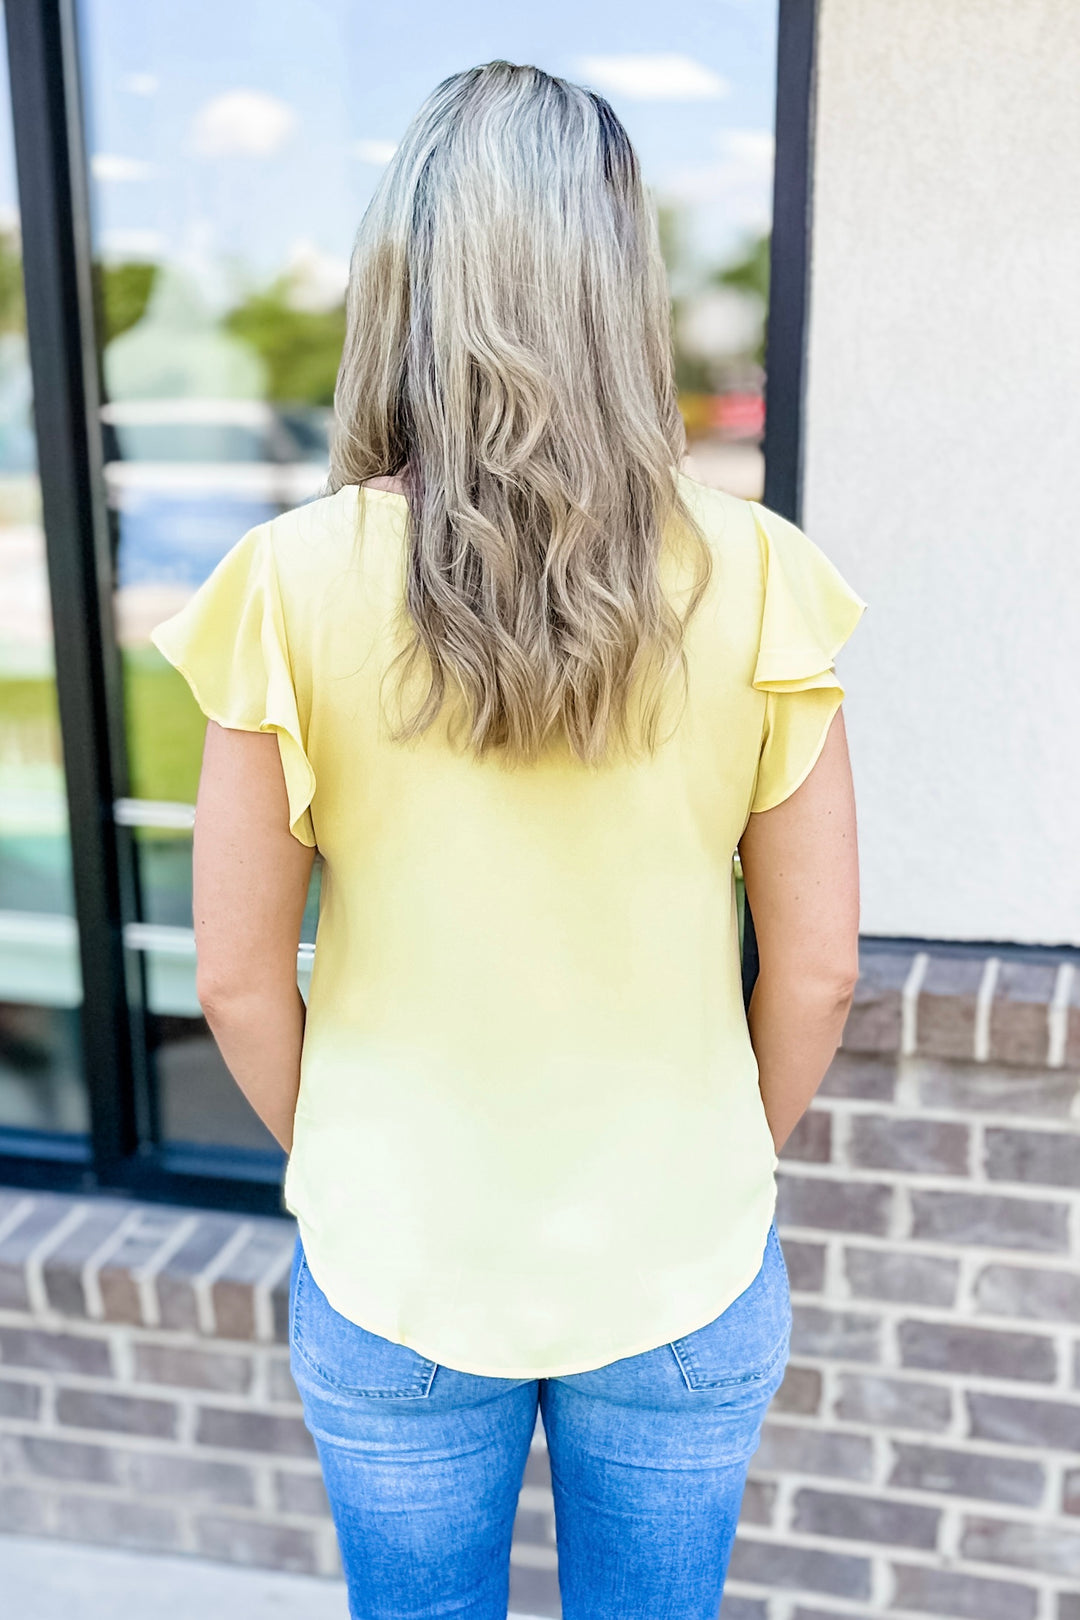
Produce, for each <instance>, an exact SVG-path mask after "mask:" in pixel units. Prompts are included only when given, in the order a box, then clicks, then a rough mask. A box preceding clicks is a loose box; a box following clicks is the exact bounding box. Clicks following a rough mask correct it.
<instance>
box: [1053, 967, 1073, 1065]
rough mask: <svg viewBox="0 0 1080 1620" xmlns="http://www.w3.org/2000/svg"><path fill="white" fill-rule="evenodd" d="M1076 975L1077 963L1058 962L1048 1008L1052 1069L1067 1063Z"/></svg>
mask: <svg viewBox="0 0 1080 1620" xmlns="http://www.w3.org/2000/svg"><path fill="white" fill-rule="evenodd" d="M1075 976H1076V966H1075V963H1073V962H1060V963H1059V964H1058V970H1057V978H1056V979H1055V980H1054V993H1053V995H1052V996H1051V997H1050V1005H1049V1006H1048V1007H1047V1009H1046V1022H1047V1026H1048V1030H1047V1051H1046V1061H1047V1064H1048V1065H1049V1067H1050V1068H1051V1069H1060V1068H1063V1067H1064V1064H1065V1047H1066V1045H1067V1043H1068V1039H1069V998H1070V996H1071V995H1072V987H1073V979H1074V978H1075Z"/></svg>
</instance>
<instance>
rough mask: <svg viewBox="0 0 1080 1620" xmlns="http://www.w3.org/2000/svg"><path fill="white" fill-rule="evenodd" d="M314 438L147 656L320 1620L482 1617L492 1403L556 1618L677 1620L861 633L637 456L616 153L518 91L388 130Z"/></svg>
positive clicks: (656, 455)
mask: <svg viewBox="0 0 1080 1620" xmlns="http://www.w3.org/2000/svg"><path fill="white" fill-rule="evenodd" d="M335 408H336V409H335V418H336V427H335V436H334V444H333V451H332V462H331V477H330V481H329V485H328V491H327V493H326V494H325V495H324V496H322V497H321V498H319V499H317V500H315V501H313V502H311V503H309V504H308V505H305V506H303V507H300V508H298V509H297V510H295V511H292V512H287V513H285V514H284V515H283V516H281V517H279V518H276V519H274V520H272V521H270V522H268V523H264V524H261V525H259V526H258V527H257V528H255V529H253V530H251V531H250V532H249V533H248V534H247V535H245V536H244V537H243V538H242V539H241V540H239V541H238V542H237V544H236V545H235V546H234V547H233V549H232V550H231V551H230V552H229V553H228V555H227V556H226V557H225V558H224V559H223V561H222V562H221V563H220V564H219V565H218V567H217V568H216V569H215V570H214V572H213V574H212V575H211V576H210V578H209V579H208V580H207V581H206V583H205V584H204V585H203V586H202V587H201V589H200V590H199V591H198V592H196V594H195V596H194V597H193V598H192V600H191V602H190V603H189V604H188V606H187V607H186V608H184V609H183V611H182V612H180V613H179V614H178V615H176V616H175V617H173V618H172V619H170V620H169V621H167V622H166V623H165V624H163V625H160V626H159V627H158V628H157V630H156V631H155V635H154V640H155V642H156V644H157V646H158V647H159V648H160V649H161V651H162V652H163V653H164V654H165V656H166V657H167V658H169V659H170V660H172V662H174V663H175V664H176V665H177V666H178V668H180V669H181V671H182V672H183V674H184V675H185V676H186V678H187V680H188V681H189V683H190V684H191V687H192V689H193V691H194V693H195V695H196V697H197V699H198V701H199V703H200V705H201V707H202V708H203V710H204V712H205V713H206V715H207V716H208V718H209V720H210V721H211V724H209V725H208V727H207V737H206V749H205V757H204V762H203V772H202V778H201V782H200V786H199V796H198V804H197V813H196V829H195V850H194V860H195V877H194V882H195V900H194V911H195V927H196V937H197V944H198V992H199V998H200V1001H201V1004H202V1006H203V1008H204V1009H205V1012H206V1015H207V1018H208V1020H209V1023H210V1026H211V1029H212V1030H213V1033H214V1035H215V1037H216V1038H217V1041H218V1043H219V1044H220V1047H221V1050H222V1052H223V1054H224V1057H225V1060H226V1062H227V1063H228V1066H229V1068H230V1069H231V1071H232V1073H233V1074H234V1076H235V1077H236V1079H237V1081H238V1083H239V1084H240V1086H241V1087H242V1088H243V1090H244V1092H245V1093H246V1095H247V1097H248V1098H249V1100H250V1101H251V1103H252V1105H253V1107H254V1108H255V1109H256V1111H257V1112H258V1113H259V1115H260V1116H261V1117H262V1119H263V1120H264V1121H265V1122H266V1124H267V1126H268V1127H269V1128H270V1130H271V1131H273V1133H274V1134H275V1136H276V1137H277V1139H278V1140H279V1141H280V1142H281V1144H282V1146H283V1147H284V1148H285V1149H286V1150H287V1151H288V1153H289V1160H288V1169H287V1174H286V1180H285V1203H286V1206H287V1208H288V1209H289V1210H290V1211H291V1212H292V1213H293V1214H294V1215H295V1216H296V1218H297V1221H298V1225H299V1236H298V1240H297V1248H296V1258H295V1262H294V1267H293V1276H292V1292H291V1302H290V1303H291V1309H290V1334H291V1344H292V1365H293V1371H294V1375H295V1378H296V1382H297V1385H298V1387H299V1389H300V1393H301V1396H302V1398H303V1402H304V1412H305V1418H306V1422H307V1424H308V1427H309V1428H310V1430H311V1433H312V1435H313V1436H314V1438H315V1442H316V1444H317V1447H318V1451H319V1456H320V1460H321V1463H322V1468H323V1473H324V1477H325V1480H326V1485H327V1489H328V1492H329V1496H330V1501H331V1505H332V1508H333V1513H334V1519H335V1523H336V1526H337V1531H338V1537H339V1541H340V1545H341V1552H342V1558H343V1562H344V1567H345V1573H346V1577H347V1581H348V1588H349V1594H350V1603H351V1612H352V1614H353V1615H354V1616H363V1617H364V1620H402V1617H403V1616H406V1615H408V1616H412V1617H422V1616H435V1615H445V1614H451V1613H452V1614H454V1615H456V1616H461V1617H462V1620H503V1617H504V1616H505V1614H506V1606H507V1592H508V1563H509V1548H510V1538H511V1529H512V1525H513V1521H514V1514H515V1507H516V1503H517V1497H518V1491H519V1487H520V1485H521V1481H522V1477H523V1471H524V1469H525V1464H526V1458H527V1454H528V1452H529V1449H530V1441H531V1440H532V1437H533V1433H534V1427H535V1425H536V1422H537V1414H538V1411H539V1413H540V1415H541V1417H542V1422H543V1428H544V1430H545V1432H546V1437H547V1447H548V1451H549V1453H550V1459H551V1471H552V1479H553V1489H554V1496H555V1509H556V1521H557V1534H558V1548H559V1577H560V1583H561V1589H562V1603H563V1614H564V1616H565V1617H566V1620H635V1617H640V1620H662V1617H678V1620H706V1617H709V1620H712V1617H713V1616H714V1615H715V1614H716V1611H717V1607H718V1605H719V1602H720V1597H721V1592H722V1589H723V1585H724V1577H725V1572H726V1568H727V1563H728V1557H729V1553H730V1550H731V1542H732V1537H733V1535H734V1531H735V1524H736V1519H737V1515H738V1510H739V1503H740V1498H741V1495H742V1492H743V1486H744V1482H745V1477H746V1469H747V1464H748V1461H749V1458H750V1456H751V1454H752V1453H753V1451H754V1449H755V1447H756V1445H757V1443H758V1436H759V1431H760V1425H761V1420H762V1417H763V1415H764V1412H765V1410H766V1408H767V1406H768V1404H769V1401H770V1399H771V1397H772V1395H773V1394H774V1392H775V1390H776V1388H777V1386H778V1385H779V1383H780V1380H781V1378H782V1376H783V1371H784V1366H785V1363H786V1359H787V1353H788V1345H789V1330H790V1295H789V1291H788V1279H787V1272H786V1268H785V1265H784V1260H783V1255H782V1253H781V1250H780V1246H779V1241H778V1238H777V1235H776V1227H775V1223H774V1219H773V1217H774V1207H775V1196H776V1181H775V1174H774V1173H775V1170H776V1166H777V1162H778V1158H777V1155H778V1152H779V1149H780V1148H781V1147H782V1145H783V1143H784V1141H785V1140H786V1138H787V1137H788V1135H789V1134H790V1132H791V1130H792V1127H793V1126H794V1125H795V1123H796V1121H797V1120H798V1118H799V1117H800V1115H801V1114H802V1113H803V1111H804V1110H805V1108H806V1106H807V1104H808V1103H809V1101H810V1098H811V1096H812V1095H813V1093H814V1091H815V1089H816V1087H817V1086H818V1084H819V1083H820V1081H821V1078H822V1075H823V1074H824V1072H825V1069H826V1067H827V1065H828V1064H829V1062H830V1060H831V1058H832V1056H833V1053H834V1051H835V1050H836V1047H837V1045H838V1043H839V1039H840V1033H841V1030H842V1027H843V1023H844V1018H845V1015H846V1012H847V1008H848V1005H849V1002H850V999H851V994H852V986H853V984H854V982H855V977H856V972H857V930H858V897H857V873H856V848H855V820H854V809H853V802H852V787H851V777H850V771H849V765H848V757H847V751H846V745H845V736H844V729H843V722H842V719H841V717H840V702H841V699H842V697H843V690H842V688H841V686H840V684H839V682H838V680H837V678H836V675H835V673H834V670H833V659H834V655H835V653H836V652H837V650H838V648H839V647H840V646H841V644H842V643H843V642H844V641H845V640H846V639H847V637H848V635H849V634H850V632H851V630H852V629H853V628H854V625H855V623H856V621H857V619H858V618H859V615H860V613H861V611H862V608H863V606H864V604H863V603H862V602H861V601H860V599H859V598H858V597H857V596H856V595H855V593H854V592H853V591H851V590H850V589H849V587H848V586H847V585H846V584H845V582H844V581H843V579H842V578H841V577H840V575H839V574H838V573H837V572H836V570H835V569H834V568H833V566H832V565H831V564H830V563H829V562H828V561H827V559H826V558H825V557H824V556H823V554H822V553H821V552H820V551H819V550H818V549H817V548H816V547H815V546H814V545H813V544H812V543H811V542H810V540H809V539H807V537H806V536H805V535H803V534H802V532H801V531H800V530H799V529H797V528H795V527H793V526H792V525H791V524H790V523H787V522H785V521H784V520H783V519H781V518H780V517H778V516H776V515H775V514H773V513H771V512H768V511H766V510H765V509H764V508H762V507H760V506H757V505H755V504H753V503H750V502H745V501H741V500H737V499H735V498H733V497H730V496H727V495H723V494H720V493H718V492H716V491H713V490H710V489H707V488H706V487H705V486H704V485H702V484H700V483H698V482H696V481H695V480H694V479H692V478H690V477H688V476H686V475H685V474H684V473H683V472H682V471H681V470H680V465H679V464H680V461H681V458H682V455H683V451H684V439H683V432H682V427H681V422H680V417H679V414H678V410H677V407H676V400H675V393H674V387H673V382H672V361H671V349H670V340H669V314H668V304H667V295H666V290H665V281H664V275H663V269H662V263H661V259H660V255H659V251H658V247H657V239H656V231H655V226H654V221H653V219H652V216H651V214H650V211H649V208H648V206H647V203H646V199H645V195H644V192H643V189H642V183H641V179H640V175H639V170H638V164H637V161H636V158H635V155H634V152H633V150H632V149H631V146H630V143H629V141H628V139H627V136H626V133H625V131H624V130H623V128H622V126H621V125H620V124H619V122H618V120H617V119H616V117H615V115H614V113H613V112H612V110H611V108H610V107H609V106H608V105H607V103H606V102H605V101H603V100H602V99H601V98H600V97H599V96H597V95H594V94H593V93H592V92H591V91H588V90H585V89H582V88H580V87H578V86H576V85H572V84H568V83H565V82H564V81H562V80H560V79H555V78H552V77H550V76H549V75H547V74H545V73H542V72H540V71H539V70H538V69H536V68H532V67H518V66H513V65H511V64H509V63H506V62H491V63H488V64H486V65H485V66H483V67H478V68H474V69H472V70H470V71H468V72H464V73H459V74H456V75H455V76H454V77H452V78H450V79H447V80H446V81H444V83H442V84H441V85H440V86H439V87H438V88H437V89H436V90H435V91H434V93H433V94H432V95H431V96H430V98H429V99H428V100H427V101H426V102H425V103H424V105H423V106H422V107H421V109H420V111H419V113H418V114H417V116H416V118H415V119H414V121H413V123H412V125H411V126H410V128H409V130H408V132H407V134H406V136H405V138H404V140H403V142H402V144H401V146H400V147H399V148H398V150H397V153H396V155H395V156H394V158H393V159H392V161H391V163H390V164H389V166H388V168H387V170H386V173H385V175H384V177H383V179H382V182H381V184H380V186H379V189H378V191H377V193H376V195H375V197H374V199H373V201H372V203H371V205H370V207H369V208H368V210H367V213H366V215H365V217H364V220H363V223H362V225H361V228H360V232H359V236H358V239H357V243H356V249H355V252H354V256H353V262H352V268H351V279H350V287H349V294H348V334H347V337H346V342H345V349H344V354H343V357H342V363H341V370H340V373H339V380H338V387H337V392H336V397H335ZM316 848H317V849H318V850H319V851H320V852H321V856H322V860H323V862H324V867H323V873H322V889H321V904H320V916H319V929H318V943H317V951H316V956H315V964H314V971H313V974H312V980H311V988H310V993H309V1000H308V1005H307V1009H306V1011H305V1007H304V1003H303V1001H302V1000H301V997H300V994H299V991H298V989H297V985H296V951H297V943H298V937H299V928H300V920H301V914H302V911H303V908H304V902H305V896H306V894H307V888H308V879H309V877H310V873H311V865H312V860H313V858H314V854H315V850H316ZM736 848H738V849H739V851H740V853H741V856H742V865H743V871H744V874H745V881H746V889H747V893H748V895H749V898H750V902H751V905H752V908H753V912H754V917H755V921H756V924H757V933H758V940H759V948H760V957H761V970H760V978H759V979H758V982H757V986H756V989H755V991H754V995H753V999H752V1003H751V1006H750V1011H749V1024H748V1022H747V1016H746V1014H745V1013H744V1010H743V1004H742V998H741V990H740V967H739V948H738V930H737V919H736V908H735V885H734V878H733V858H734V854H735V850H736Z"/></svg>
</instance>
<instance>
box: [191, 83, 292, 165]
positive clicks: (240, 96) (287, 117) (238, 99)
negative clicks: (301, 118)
mask: <svg viewBox="0 0 1080 1620" xmlns="http://www.w3.org/2000/svg"><path fill="white" fill-rule="evenodd" d="M296 122H297V118H296V111H295V109H294V108H293V107H290V106H289V103H288V102H287V101H281V100H279V99H278V97H277V96H269V95H267V94H266V92H265V91H263V90H226V91H224V92H223V93H222V94H221V95H220V96H213V97H212V98H211V99H210V100H209V101H207V102H204V104H203V105H202V106H201V107H200V108H199V110H198V112H197V113H196V114H195V118H194V120H193V122H192V127H191V134H192V141H193V144H194V147H195V150H196V152H198V153H200V154H201V155H202V156H203V157H232V156H235V155H236V154H241V155H242V156H244V157H270V156H271V155H272V154H273V153H274V152H276V151H277V150H278V148H279V147H281V146H282V145H284V143H285V142H286V141H287V140H288V138H289V136H290V135H291V134H292V132H293V130H294V128H295V127H296Z"/></svg>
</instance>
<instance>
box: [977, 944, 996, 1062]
mask: <svg viewBox="0 0 1080 1620" xmlns="http://www.w3.org/2000/svg"><path fill="white" fill-rule="evenodd" d="M1000 972H1001V958H1000V957H997V956H988V957H987V958H986V961H985V962H984V963H983V970H982V978H981V979H980V980H979V991H978V994H977V995H976V997H975V1061H976V1063H986V1062H987V1061H988V1059H989V1057H990V1013H991V1010H992V1008H993V1005H994V991H995V990H996V989H997V982H998V974H999V973H1000Z"/></svg>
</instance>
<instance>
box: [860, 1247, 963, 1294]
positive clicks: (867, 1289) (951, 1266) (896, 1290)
mask: <svg viewBox="0 0 1080 1620" xmlns="http://www.w3.org/2000/svg"><path fill="white" fill-rule="evenodd" d="M844 1274H845V1276H846V1277H847V1280H848V1285H849V1287H850V1288H851V1292H852V1293H853V1294H855V1295H857V1296H858V1297H860V1298H862V1299H885V1300H890V1301H892V1302H893V1303H895V1304H903V1305H940V1306H942V1307H947V1306H950V1305H952V1303H953V1301H954V1300H955V1298H956V1289H957V1284H958V1282H959V1278H960V1262H959V1260H945V1259H943V1258H940V1257H939V1256H937V1255H931V1254H913V1253H910V1252H908V1251H907V1250H905V1249H856V1248H852V1247H851V1245H850V1244H845V1246H844Z"/></svg>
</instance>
